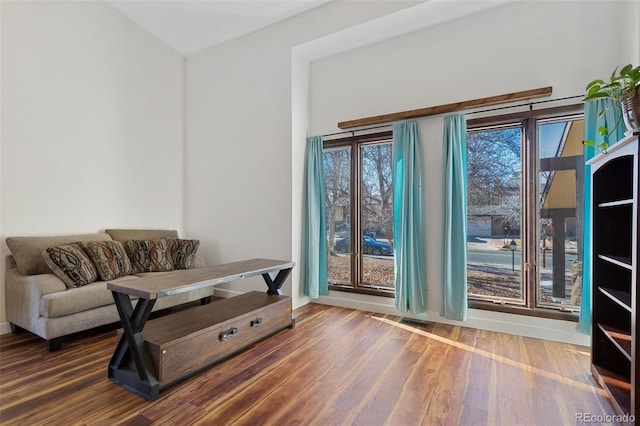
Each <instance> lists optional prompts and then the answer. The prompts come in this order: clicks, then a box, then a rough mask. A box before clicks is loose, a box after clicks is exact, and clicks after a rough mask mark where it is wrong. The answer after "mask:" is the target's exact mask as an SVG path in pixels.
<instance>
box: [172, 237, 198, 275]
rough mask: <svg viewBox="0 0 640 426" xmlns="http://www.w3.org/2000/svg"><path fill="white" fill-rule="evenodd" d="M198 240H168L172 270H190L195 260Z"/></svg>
mask: <svg viewBox="0 0 640 426" xmlns="http://www.w3.org/2000/svg"><path fill="white" fill-rule="evenodd" d="M199 245H200V240H181V239H176V238H172V239H170V240H169V248H170V251H171V256H172V258H173V268H174V269H192V268H193V266H194V264H195V260H196V251H198V246H199Z"/></svg>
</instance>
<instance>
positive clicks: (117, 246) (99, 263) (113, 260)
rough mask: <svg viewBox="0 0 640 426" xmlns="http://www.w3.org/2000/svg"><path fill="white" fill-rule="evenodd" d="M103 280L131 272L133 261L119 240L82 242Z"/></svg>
mask: <svg viewBox="0 0 640 426" xmlns="http://www.w3.org/2000/svg"><path fill="white" fill-rule="evenodd" d="M81 244H82V248H83V249H84V251H86V252H87V254H88V255H89V257H90V258H91V260H92V261H93V264H94V265H95V266H96V269H97V270H98V274H99V275H100V278H101V279H102V280H103V281H109V280H113V279H115V278H118V277H122V276H124V275H129V274H131V262H130V261H129V258H128V257H127V253H126V252H125V251H124V247H123V246H122V243H121V242H119V241H92V242H89V243H81Z"/></svg>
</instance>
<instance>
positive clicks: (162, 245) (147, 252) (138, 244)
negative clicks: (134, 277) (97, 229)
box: [124, 239, 173, 274]
mask: <svg viewBox="0 0 640 426" xmlns="http://www.w3.org/2000/svg"><path fill="white" fill-rule="evenodd" d="M124 249H125V251H126V252H127V255H128V256H129V260H131V264H132V266H133V271H134V272H133V273H134V274H137V273H139V272H165V271H173V261H172V260H171V252H170V251H169V243H168V241H167V240H165V239H159V240H128V241H126V242H125V243H124Z"/></svg>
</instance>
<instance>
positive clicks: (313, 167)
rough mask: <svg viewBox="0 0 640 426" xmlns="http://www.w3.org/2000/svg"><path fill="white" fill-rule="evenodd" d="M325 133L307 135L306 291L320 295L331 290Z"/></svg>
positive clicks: (305, 185)
mask: <svg viewBox="0 0 640 426" xmlns="http://www.w3.org/2000/svg"><path fill="white" fill-rule="evenodd" d="M323 160H324V155H323V152H322V136H311V137H309V138H307V162H306V167H305V169H306V178H305V182H304V196H303V203H304V205H303V210H304V213H303V215H304V221H303V227H304V229H303V246H304V259H303V268H304V294H306V295H307V296H309V297H310V298H311V299H317V298H318V297H319V296H320V295H321V294H324V295H326V294H329V282H328V280H327V217H326V214H325V209H326V207H325V180H324V161H323Z"/></svg>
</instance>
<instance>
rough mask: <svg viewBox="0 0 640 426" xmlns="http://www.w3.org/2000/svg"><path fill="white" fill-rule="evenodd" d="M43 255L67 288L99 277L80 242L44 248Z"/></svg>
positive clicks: (78, 285)
mask: <svg viewBox="0 0 640 426" xmlns="http://www.w3.org/2000/svg"><path fill="white" fill-rule="evenodd" d="M42 257H43V258H44V261H45V263H46V264H47V266H48V267H49V268H50V269H51V271H52V272H53V273H54V274H55V275H56V276H57V277H58V278H60V279H61V280H62V282H64V284H65V285H66V286H67V288H74V287H82V286H83V285H85V284H89V283H92V282H94V281H96V280H97V279H98V273H97V272H96V268H95V266H93V263H92V262H91V259H89V257H88V256H87V254H86V253H85V252H84V250H82V247H81V246H80V244H78V243H73V244H67V245H63V246H58V247H50V248H47V249H44V251H43V252H42Z"/></svg>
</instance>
